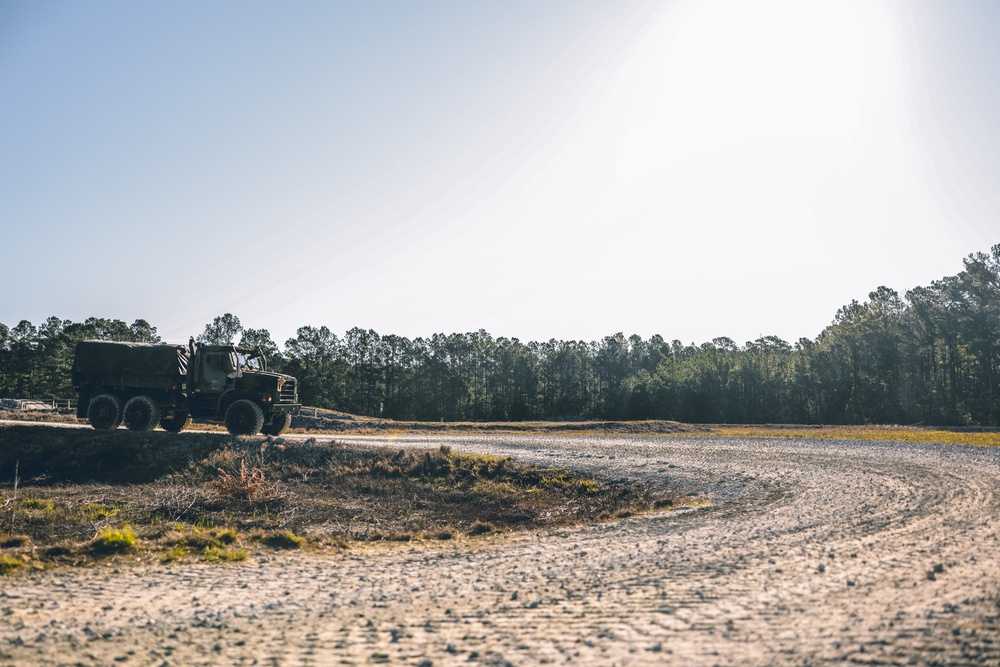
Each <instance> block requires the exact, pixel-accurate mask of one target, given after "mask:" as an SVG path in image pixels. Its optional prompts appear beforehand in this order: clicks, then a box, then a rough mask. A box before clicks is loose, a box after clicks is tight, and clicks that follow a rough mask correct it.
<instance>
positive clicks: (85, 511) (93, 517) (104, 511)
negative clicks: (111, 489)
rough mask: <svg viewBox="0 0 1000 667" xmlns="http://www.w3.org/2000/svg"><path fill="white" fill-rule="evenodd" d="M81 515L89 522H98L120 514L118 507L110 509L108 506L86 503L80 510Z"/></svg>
mask: <svg viewBox="0 0 1000 667" xmlns="http://www.w3.org/2000/svg"><path fill="white" fill-rule="evenodd" d="M80 513H81V514H82V515H83V517H84V518H85V519H87V521H98V520H100V519H108V518H111V517H113V516H114V515H116V514H118V508H117V507H108V506H107V505H101V504H100V503H86V504H85V505H84V506H83V507H81V508H80Z"/></svg>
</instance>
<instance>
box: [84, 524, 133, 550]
mask: <svg viewBox="0 0 1000 667" xmlns="http://www.w3.org/2000/svg"><path fill="white" fill-rule="evenodd" d="M137 541H138V537H137V536H136V534H135V531H134V530H132V529H131V528H130V527H129V526H122V527H121V528H104V529H102V530H101V531H100V532H99V533H98V534H97V537H95V538H94V541H93V542H91V544H90V549H91V551H93V552H94V553H95V554H124V553H129V552H131V551H135V549H136V542H137Z"/></svg>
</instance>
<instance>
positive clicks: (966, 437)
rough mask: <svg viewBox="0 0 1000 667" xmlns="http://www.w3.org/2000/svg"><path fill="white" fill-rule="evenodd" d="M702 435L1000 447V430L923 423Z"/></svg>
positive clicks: (736, 429)
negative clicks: (920, 424) (919, 424)
mask: <svg viewBox="0 0 1000 667" xmlns="http://www.w3.org/2000/svg"><path fill="white" fill-rule="evenodd" d="M701 434H704V435H720V436H727V437H734V438H823V439H832V440H872V441H876V442H927V443H934V444H939V445H971V446H975V447H1000V432H998V431H996V430H971V429H942V428H933V427H922V426H800V425H767V426H749V425H747V426H714V427H711V428H709V429H707V430H705V431H702V432H701Z"/></svg>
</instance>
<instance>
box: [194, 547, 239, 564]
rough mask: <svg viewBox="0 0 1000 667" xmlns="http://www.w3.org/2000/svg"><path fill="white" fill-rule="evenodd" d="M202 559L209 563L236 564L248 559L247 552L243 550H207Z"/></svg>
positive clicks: (215, 548) (216, 548)
mask: <svg viewBox="0 0 1000 667" xmlns="http://www.w3.org/2000/svg"><path fill="white" fill-rule="evenodd" d="M201 557H202V559H204V560H205V562H208V563H236V562H239V561H243V560H246V559H247V552H246V551H243V550H242V549H220V548H218V547H213V548H211V549H206V550H205V553H203V554H202V556H201Z"/></svg>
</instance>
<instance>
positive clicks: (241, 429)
mask: <svg viewBox="0 0 1000 667" xmlns="http://www.w3.org/2000/svg"><path fill="white" fill-rule="evenodd" d="M226 428H227V429H228V430H229V432H230V433H232V434H233V435H257V434H258V433H260V430H261V429H262V428H264V411H263V410H261V409H260V406H259V405H257V404H256V403H254V402H253V401H248V400H247V399H245V398H242V399H240V400H238V401H234V402H233V404H232V405H230V406H229V409H228V410H226Z"/></svg>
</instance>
